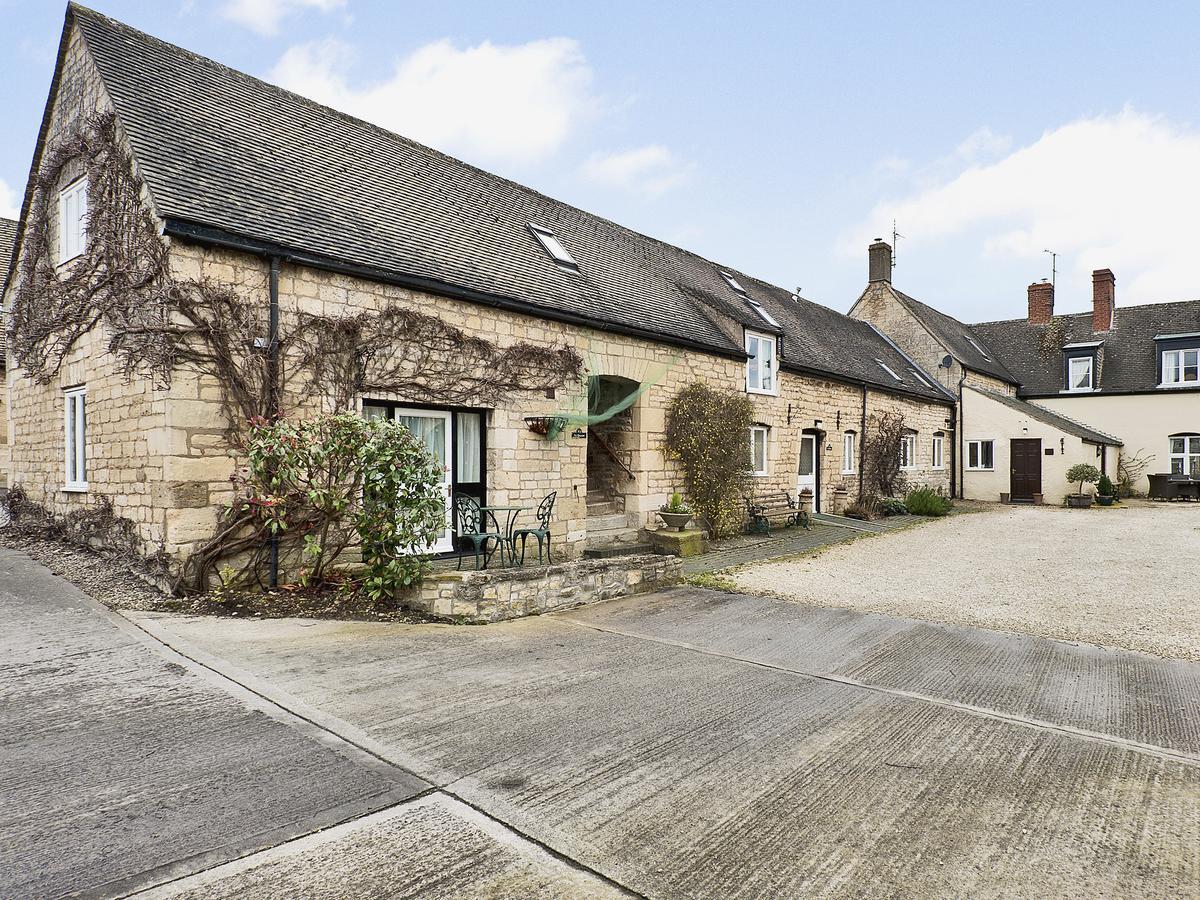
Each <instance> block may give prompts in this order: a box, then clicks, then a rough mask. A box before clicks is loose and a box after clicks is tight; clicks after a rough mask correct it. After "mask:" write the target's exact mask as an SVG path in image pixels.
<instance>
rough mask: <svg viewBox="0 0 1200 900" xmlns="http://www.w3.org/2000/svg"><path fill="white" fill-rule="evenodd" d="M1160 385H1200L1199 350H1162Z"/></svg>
mask: <svg viewBox="0 0 1200 900" xmlns="http://www.w3.org/2000/svg"><path fill="white" fill-rule="evenodd" d="M1162 384H1163V386H1164V387H1173V386H1175V385H1181V384H1200V348H1198V349H1191V348H1188V349H1184V350H1164V351H1163V355H1162Z"/></svg>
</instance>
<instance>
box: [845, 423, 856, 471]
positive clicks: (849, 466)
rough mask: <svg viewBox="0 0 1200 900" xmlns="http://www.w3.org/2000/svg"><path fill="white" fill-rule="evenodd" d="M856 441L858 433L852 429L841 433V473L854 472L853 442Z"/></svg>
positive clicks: (854, 455)
mask: <svg viewBox="0 0 1200 900" xmlns="http://www.w3.org/2000/svg"><path fill="white" fill-rule="evenodd" d="M857 443H858V435H857V434H855V433H854V432H853V431H847V432H846V433H845V434H843V435H842V474H843V475H853V474H854V462H855V458H856V454H855V444H857Z"/></svg>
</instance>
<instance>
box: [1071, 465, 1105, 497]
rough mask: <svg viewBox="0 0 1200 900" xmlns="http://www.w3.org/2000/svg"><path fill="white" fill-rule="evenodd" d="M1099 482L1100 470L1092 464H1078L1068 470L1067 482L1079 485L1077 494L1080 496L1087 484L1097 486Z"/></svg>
mask: <svg viewBox="0 0 1200 900" xmlns="http://www.w3.org/2000/svg"><path fill="white" fill-rule="evenodd" d="M1099 480H1100V470H1099V469H1097V468H1096V467H1095V466H1093V465H1092V464H1091V463H1077V464H1075V465H1073V466H1071V468H1069V469H1067V481H1069V482H1071V483H1072V484H1078V485H1079V490H1078V491H1076V492H1075V493H1076V494H1078V495H1081V494H1083V486H1084V485H1085V484H1095V483H1096V482H1097V481H1099Z"/></svg>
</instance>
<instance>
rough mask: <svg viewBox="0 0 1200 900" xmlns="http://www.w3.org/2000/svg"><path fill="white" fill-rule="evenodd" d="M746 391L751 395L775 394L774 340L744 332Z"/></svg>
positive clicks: (768, 336)
mask: <svg viewBox="0 0 1200 900" xmlns="http://www.w3.org/2000/svg"><path fill="white" fill-rule="evenodd" d="M746 355H747V356H748V357H749V359H747V360H746V390H747V391H748V392H749V393H751V394H774V393H775V367H776V363H775V338H774V337H772V336H771V335H767V334H757V333H755V332H753V331H747V332H746Z"/></svg>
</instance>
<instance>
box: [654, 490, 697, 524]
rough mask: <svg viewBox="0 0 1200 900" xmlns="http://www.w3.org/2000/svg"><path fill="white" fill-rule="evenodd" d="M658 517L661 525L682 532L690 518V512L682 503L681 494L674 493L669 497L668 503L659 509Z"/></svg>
mask: <svg viewBox="0 0 1200 900" xmlns="http://www.w3.org/2000/svg"><path fill="white" fill-rule="evenodd" d="M658 517H659V518H660V519H662V520H663V524H664V525H666V526H667V527H668V528H674V529H675V530H676V531H683V529H684V527H685V526H686V525H687V523H688V522H689V521H690V520H691V518H692V511H691V510H690V509H688V507H687V504H686V503H684V502H683V494H681V493H679V491H676V492H675V493H673V494H672V495H671V502H670V503H664V504H663V505H662V506H660V507H659V509H658Z"/></svg>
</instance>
